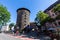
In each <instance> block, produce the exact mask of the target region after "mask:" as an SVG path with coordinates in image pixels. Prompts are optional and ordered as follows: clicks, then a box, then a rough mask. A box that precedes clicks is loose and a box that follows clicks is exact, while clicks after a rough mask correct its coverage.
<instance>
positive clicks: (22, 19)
mask: <svg viewBox="0 0 60 40" xmlns="http://www.w3.org/2000/svg"><path fill="white" fill-rule="evenodd" d="M29 17H30V10H28V9H27V8H19V9H17V21H16V25H17V26H18V27H19V30H20V31H21V30H22V29H24V28H25V27H26V26H28V25H30V22H29Z"/></svg>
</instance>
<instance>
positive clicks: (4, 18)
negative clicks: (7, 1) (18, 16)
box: [0, 5, 10, 25]
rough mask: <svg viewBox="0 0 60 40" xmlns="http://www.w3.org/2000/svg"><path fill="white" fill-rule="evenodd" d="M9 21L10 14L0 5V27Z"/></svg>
mask: <svg viewBox="0 0 60 40" xmlns="http://www.w3.org/2000/svg"><path fill="white" fill-rule="evenodd" d="M9 20H10V12H9V11H8V10H7V8H6V7H5V6H3V5H0V25H1V24H6V23H7V22H9Z"/></svg>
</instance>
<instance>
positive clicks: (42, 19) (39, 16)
mask: <svg viewBox="0 0 60 40" xmlns="http://www.w3.org/2000/svg"><path fill="white" fill-rule="evenodd" d="M46 18H48V14H46V13H44V12H42V11H39V12H38V14H37V19H38V20H39V21H40V24H41V25H42V24H44V22H45V21H46Z"/></svg>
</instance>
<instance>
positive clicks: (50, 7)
mask: <svg viewBox="0 0 60 40" xmlns="http://www.w3.org/2000/svg"><path fill="white" fill-rule="evenodd" d="M57 4H60V0H58V1H56V2H55V3H53V4H52V5H51V6H49V7H48V8H47V9H46V10H45V11H44V12H45V13H47V14H48V15H49V16H50V17H51V18H53V19H55V18H56V17H57V16H58V15H59V13H54V12H53V11H52V9H53V8H54V7H55V6H56V5H57ZM46 26H48V27H49V28H50V27H56V26H60V19H56V20H55V21H54V22H52V23H49V22H46Z"/></svg>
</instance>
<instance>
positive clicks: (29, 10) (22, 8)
mask: <svg viewBox="0 0 60 40" xmlns="http://www.w3.org/2000/svg"><path fill="white" fill-rule="evenodd" d="M19 10H27V11H29V12H30V10H28V9H27V8H18V9H17V12H18V11H19Z"/></svg>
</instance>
